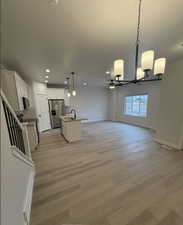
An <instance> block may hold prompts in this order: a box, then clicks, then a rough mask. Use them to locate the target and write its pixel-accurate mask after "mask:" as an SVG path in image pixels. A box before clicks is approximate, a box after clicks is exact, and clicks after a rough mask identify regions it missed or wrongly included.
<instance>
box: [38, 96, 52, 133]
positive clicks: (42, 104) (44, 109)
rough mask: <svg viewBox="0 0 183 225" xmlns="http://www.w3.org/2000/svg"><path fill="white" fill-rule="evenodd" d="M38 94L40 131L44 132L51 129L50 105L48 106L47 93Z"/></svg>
mask: <svg viewBox="0 0 183 225" xmlns="http://www.w3.org/2000/svg"><path fill="white" fill-rule="evenodd" d="M36 95H37V98H36V99H37V102H36V103H37V110H38V112H37V113H38V119H39V131H40V132H43V131H45V130H49V129H51V125H50V117H49V107H48V98H47V95H45V94H36Z"/></svg>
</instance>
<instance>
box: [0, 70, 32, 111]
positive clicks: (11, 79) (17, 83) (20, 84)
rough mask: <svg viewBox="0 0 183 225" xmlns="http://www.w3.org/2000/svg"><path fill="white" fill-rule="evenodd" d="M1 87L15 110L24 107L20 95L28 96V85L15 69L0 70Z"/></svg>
mask: <svg viewBox="0 0 183 225" xmlns="http://www.w3.org/2000/svg"><path fill="white" fill-rule="evenodd" d="M1 88H2V91H3V92H4V94H5V96H6V98H7V99H8V101H9V103H10V104H11V106H12V108H13V109H14V110H15V111H21V110H23V109H24V108H23V101H22V97H28V86H27V84H26V83H25V81H24V80H23V79H22V78H21V77H20V76H19V75H18V74H17V73H16V72H15V71H9V70H5V69H3V70H1Z"/></svg>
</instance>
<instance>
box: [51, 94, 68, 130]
mask: <svg viewBox="0 0 183 225" xmlns="http://www.w3.org/2000/svg"><path fill="white" fill-rule="evenodd" d="M54 100H62V101H63V105H64V106H65V100H64V99H63V98H48V108H49V117H50V126H51V129H56V128H54V127H52V121H51V109H50V104H49V101H54Z"/></svg>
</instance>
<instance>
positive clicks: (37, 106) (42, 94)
mask: <svg viewBox="0 0 183 225" xmlns="http://www.w3.org/2000/svg"><path fill="white" fill-rule="evenodd" d="M40 95H41V96H45V97H46V99H47V104H48V96H47V94H45V93H41V92H37V93H35V97H36V99H35V100H36V113H37V117H38V120H39V118H40V116H39V114H40V113H39V102H38V96H40ZM48 115H49V105H48ZM48 117H49V128H48V129H46V130H40V126H39V123H38V127H39V132H45V131H48V130H50V129H51V121H50V116H48Z"/></svg>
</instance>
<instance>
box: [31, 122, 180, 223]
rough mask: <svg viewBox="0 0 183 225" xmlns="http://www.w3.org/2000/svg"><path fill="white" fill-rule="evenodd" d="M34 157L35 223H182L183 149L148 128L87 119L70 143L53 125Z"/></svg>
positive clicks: (33, 213)
mask: <svg viewBox="0 0 183 225" xmlns="http://www.w3.org/2000/svg"><path fill="white" fill-rule="evenodd" d="M33 159H34V161H35V163H36V171H37V175H36V181H35V188H34V196H33V207H32V217H31V225H66V224H67V225H76V224H77V225H182V224H183V152H181V151H173V150H166V149H163V148H160V147H159V145H158V144H156V143H154V142H153V133H152V132H151V131H149V130H146V129H143V128H139V127H135V126H130V125H127V124H122V123H114V122H100V123H91V124H85V125H83V140H82V141H79V142H75V143H72V144H68V143H66V142H65V140H64V139H63V138H62V136H61V135H60V134H59V130H51V131H48V132H46V133H43V134H42V135H41V143H40V146H39V148H38V150H37V151H35V152H34V154H33Z"/></svg>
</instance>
